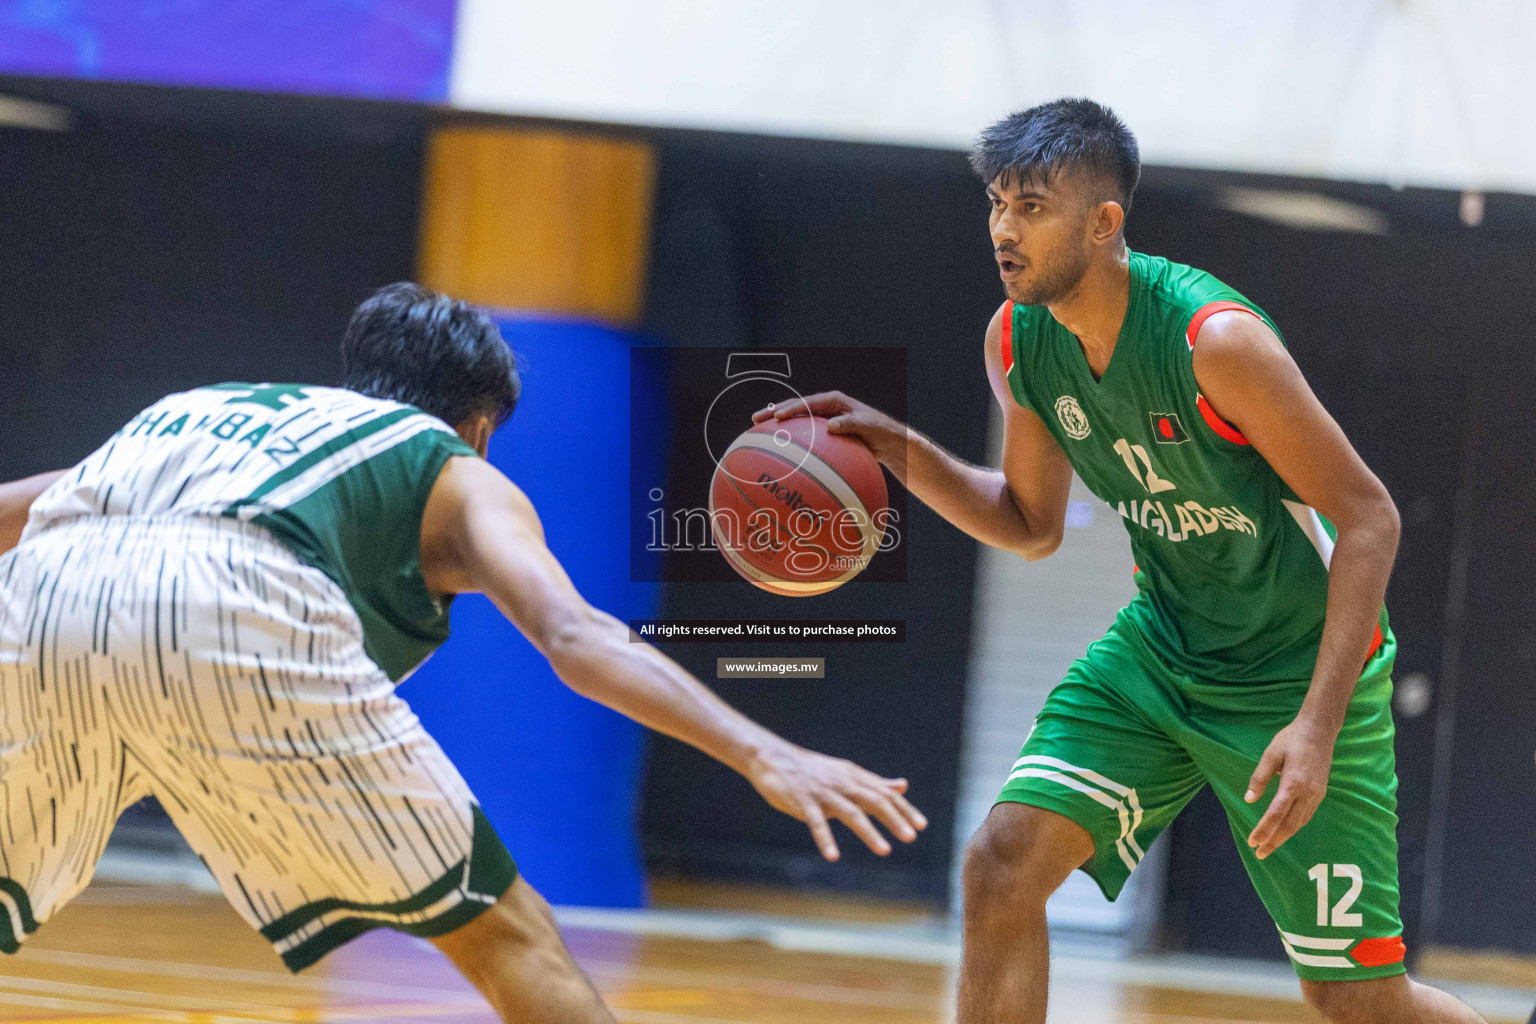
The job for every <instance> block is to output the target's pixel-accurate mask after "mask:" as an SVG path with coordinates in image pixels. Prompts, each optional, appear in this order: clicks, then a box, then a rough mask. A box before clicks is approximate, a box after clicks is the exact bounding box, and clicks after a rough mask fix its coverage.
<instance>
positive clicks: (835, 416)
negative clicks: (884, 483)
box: [752, 391, 907, 469]
mask: <svg viewBox="0 0 1536 1024" xmlns="http://www.w3.org/2000/svg"><path fill="white" fill-rule="evenodd" d="M797 416H821V417H824V418H825V419H826V420H827V429H828V430H829V431H831V432H832V433H834V434H844V435H848V436H851V437H856V438H858V439H859V440H860V441H863V442H864V444H865V446H867V447H868V448H869V450H870V451H872V452H874V453H875V458H877V459H879V460H880V461H881V462H883V463H885V464H886V465H888V466H891V467H892V469H895V468H896V466H895V465H894V464H893V460H904V459H905V457H906V454H907V428H906V427H905V426H904V425H903V424H902V423H901V422H900V421H898V420H894V419H892V418H891V417H889V416H887V415H886V414H885V413H883V412H881V411H880V410H879V409H876V408H875V407H874V406H872V405H866V404H864V403H863V402H861V401H859V400H858V399H857V398H849V397H848V396H847V395H845V394H843V393H842V392H841V391H822V392H818V393H817V394H814V395H807V396H806V397H805V398H792V399H790V400H789V401H787V402H780V403H778V404H776V405H773V406H769V407H765V408H762V409H759V410H757V412H755V413H753V414H752V422H753V423H762V422H764V421H765V420H770V419H778V420H788V419H794V418H795V417H797Z"/></svg>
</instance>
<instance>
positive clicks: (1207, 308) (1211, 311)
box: [1184, 300, 1264, 350]
mask: <svg viewBox="0 0 1536 1024" xmlns="http://www.w3.org/2000/svg"><path fill="white" fill-rule="evenodd" d="M1232 309H1235V310H1237V311H1238V312H1241V313H1247V314H1249V315H1250V316H1259V314H1257V313H1255V312H1254V311H1253V310H1252V309H1250V308H1249V307H1247V306H1245V305H1243V304H1242V303H1241V302H1230V301H1225V300H1224V301H1221V302H1207V303H1206V304H1205V305H1203V306H1201V307H1200V308H1199V309H1197V310H1195V315H1194V316H1192V317H1190V318H1189V326H1188V327H1186V328H1185V329H1184V340H1185V342H1187V343H1188V344H1189V347H1190V349H1191V350H1193V349H1194V347H1195V339H1196V338H1198V337H1200V328H1202V327H1204V326H1205V322H1206V321H1207V320H1209V319H1210V318H1211V317H1213V316H1215V315H1216V314H1217V313H1225V312H1227V311H1228V310H1232ZM1259 319H1260V320H1262V319H1264V318H1263V317H1259Z"/></svg>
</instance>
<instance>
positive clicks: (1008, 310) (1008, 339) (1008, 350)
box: [1003, 299, 1013, 376]
mask: <svg viewBox="0 0 1536 1024" xmlns="http://www.w3.org/2000/svg"><path fill="white" fill-rule="evenodd" d="M1012 370H1013V300H1012V299H1009V300H1008V301H1007V302H1004V303H1003V375H1004V376H1007V374H1008V373H1010V372H1011V371H1012Z"/></svg>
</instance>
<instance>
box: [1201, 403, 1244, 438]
mask: <svg viewBox="0 0 1536 1024" xmlns="http://www.w3.org/2000/svg"><path fill="white" fill-rule="evenodd" d="M1195 405H1196V406H1197V407H1199V409H1200V417H1201V418H1202V419H1203V420H1205V423H1206V426H1208V427H1210V428H1211V429H1212V430H1214V431H1216V433H1218V434H1220V435H1221V436H1222V437H1224V438H1226V439H1227V440H1228V441H1231V442H1232V443H1233V444H1248V443H1249V442H1248V439H1247V438H1246V437H1244V436H1243V432H1242V431H1241V430H1238V429H1237V428H1236V427H1234V426H1233V425H1232V424H1230V423H1228V422H1227V421H1226V420H1224V419H1222V418H1221V417H1220V416H1218V415H1216V410H1215V409H1212V408H1211V403H1210V402H1207V401H1206V400H1205V396H1204V395H1201V394H1196V395H1195Z"/></svg>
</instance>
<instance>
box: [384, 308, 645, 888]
mask: <svg viewBox="0 0 1536 1024" xmlns="http://www.w3.org/2000/svg"><path fill="white" fill-rule="evenodd" d="M501 327H502V333H503V335H504V336H505V337H506V339H507V341H508V342H509V343H510V344H511V345H512V347H513V349H515V350H516V351H517V352H518V354H519V356H520V357H521V360H522V362H523V365H524V372H523V399H522V402H521V404H520V405H519V406H518V409H517V413H516V414H515V415H514V416H513V417H512V419H511V420H510V421H508V423H507V424H506V425H505V426H503V427H502V428H501V430H499V431H498V432H497V433H496V436H495V437H494V438H492V440H491V446H490V459H491V462H492V463H494V464H495V465H496V466H497V467H499V468H500V469H501V470H502V471H503V472H505V473H506V474H507V475H508V476H509V477H511V478H512V479H513V480H514V481H515V482H516V483H517V484H518V486H520V487H522V488H523V490H524V491H526V492H527V493H528V496H529V497H530V498H531V499H532V500H533V503H534V505H535V507H537V508H538V510H539V514H540V517H541V518H542V519H543V522H544V529H545V533H546V535H547V537H548V540H549V546H550V548H551V549H552V550H553V552H554V554H555V556H556V557H557V558H559V559H560V562H561V563H562V564H563V565H564V566H565V568H566V570H567V571H568V572H569V573H570V575H571V579H572V580H573V581H574V582H575V584H576V586H577V588H578V589H580V590H581V592H582V593H583V594H584V595H585V596H586V598H587V600H589V601H591V602H592V603H593V604H595V605H596V606H598V607H599V608H602V609H604V610H606V611H608V612H611V613H612V614H614V615H616V616H618V617H619V618H620V619H629V618H643V617H649V616H651V615H652V614H654V611H655V608H656V603H657V599H658V593H657V587H656V585H654V584H635V583H631V582H629V575H630V574H629V533H628V523H627V519H626V516H627V513H628V509H629V479H630V467H629V398H630V380H629V346H630V344H631V342H632V341H633V338H632V337H631V336H630V335H627V334H624V333H623V332H620V331H615V330H610V329H607V328H603V327H597V326H592V325H588V324H576V323H569V322H557V321H549V320H535V319H523V318H506V319H503V320H502V321H501ZM648 450H651V451H656V452H657V455H656V456H655V457H657V458H660V457H661V455H660V453H659V449H648ZM648 475H650V474H648ZM401 694H402V696H404V697H405V698H406V699H407V700H409V701H410V702H411V705H412V706H413V707H414V708H415V709H416V712H417V713H418V714H419V715H420V716H421V718H422V721H423V722H425V723H426V726H427V728H428V729H429V730H430V731H431V732H432V734H433V735H434V736H436V737H437V739H438V742H440V743H441V744H442V745H443V748H444V749H445V750H446V751H447V752H448V754H449V756H450V757H452V758H453V760H454V762H455V763H456V764H457V765H458V766H459V769H460V770H461V771H462V772H463V773H464V777H465V778H466V779H467V780H468V781H469V784H470V786H471V787H472V788H473V789H474V791H475V794H476V795H477V796H478V797H479V799H480V802H481V804H482V806H483V807H484V808H485V812H486V814H487V816H488V817H489V818H490V820H491V823H492V824H493V825H495V827H496V831H497V832H498V833H499V834H500V836H501V838H502V840H503V841H504V842H505V843H506V844H507V847H508V848H509V849H510V850H511V851H512V856H513V857H515V858H516V859H517V862H518V865H519V867H520V868H521V869H522V872H523V875H524V877H526V878H527V879H528V881H529V882H530V883H531V884H532V885H533V886H534V887H535V888H537V889H538V890H539V891H540V892H542V893H543V894H544V896H545V897H546V898H548V899H549V900H550V901H551V902H553V903H566V904H578V905H586V906H619V907H622V906H631V907H632V906H639V905H641V903H642V902H643V901H644V895H645V885H644V876H643V874H642V870H641V862H640V850H639V842H638V836H637V829H636V820H637V812H638V806H637V802H638V796H639V784H640V770H641V757H642V753H643V735H642V733H643V730H642V729H641V728H640V727H639V726H638V725H636V724H635V723H633V722H631V721H629V720H628V719H626V718H624V717H622V716H620V715H618V714H616V713H614V712H612V711H610V710H608V709H607V708H604V707H601V706H599V705H597V704H594V703H592V702H591V701H588V700H586V699H584V698H582V697H579V696H577V695H576V694H574V693H572V692H571V691H570V690H568V689H567V688H566V687H565V686H564V685H563V684H562V683H561V682H560V680H559V679H558V678H557V677H556V676H555V674H554V672H553V671H551V670H550V668H549V665H548V663H546V662H545V661H544V659H543V658H542V657H541V656H540V655H539V653H538V652H537V651H535V650H534V649H533V647H532V646H531V645H530V644H529V643H528V641H527V640H525V639H524V638H523V637H522V635H521V634H520V633H518V631H517V630H516V629H515V628H514V627H513V626H512V625H511V624H510V623H509V622H507V621H506V619H504V618H503V617H502V616H501V614H500V613H499V612H498V611H497V610H496V609H495V608H494V607H493V606H492V605H491V603H490V602H489V601H487V600H486V599H485V598H482V597H479V596H466V597H462V598H460V599H458V600H457V601H455V603H454V606H453V638H452V639H451V640H449V641H448V643H447V644H445V645H444V646H443V648H442V649H441V650H439V651H438V652H437V654H436V655H435V656H434V657H432V658H431V659H430V660H429V661H428V662H427V663H426V664H425V665H423V666H422V668H421V669H420V670H419V671H418V672H417V673H416V674H415V675H414V676H412V677H411V678H410V679H409V680H408V681H407V682H406V683H405V685H404V686H403V687H402V689H401Z"/></svg>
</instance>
